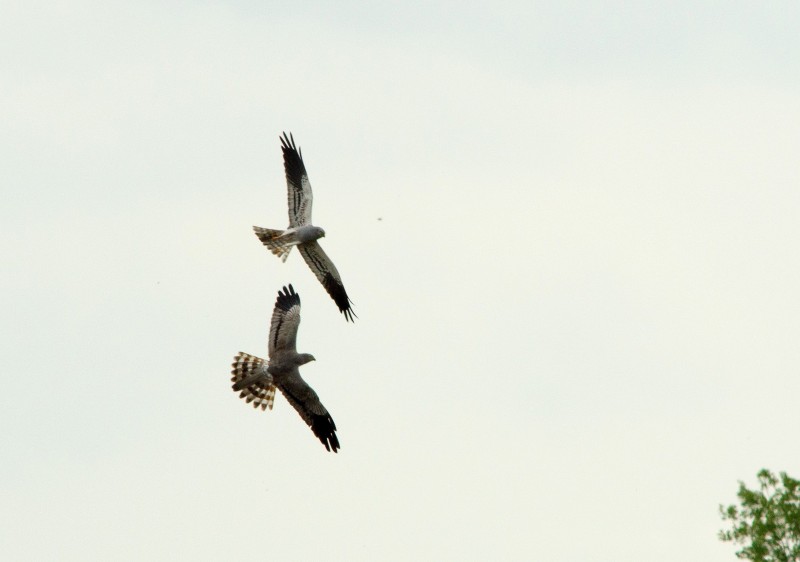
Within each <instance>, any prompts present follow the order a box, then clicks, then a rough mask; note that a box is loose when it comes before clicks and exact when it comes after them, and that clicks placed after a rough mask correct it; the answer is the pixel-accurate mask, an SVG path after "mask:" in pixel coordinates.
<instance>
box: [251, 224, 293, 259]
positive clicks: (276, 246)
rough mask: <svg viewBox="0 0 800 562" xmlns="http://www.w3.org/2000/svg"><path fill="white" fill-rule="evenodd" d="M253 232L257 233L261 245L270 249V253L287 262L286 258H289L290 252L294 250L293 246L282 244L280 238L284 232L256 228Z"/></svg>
mask: <svg viewBox="0 0 800 562" xmlns="http://www.w3.org/2000/svg"><path fill="white" fill-rule="evenodd" d="M253 231H255V233H256V236H258V239H259V240H261V243H262V244H264V245H265V246H266V247H267V248H269V251H270V252H272V253H273V254H275V255H276V256H278V257H279V258H281V261H286V258H288V257H289V252H290V251H291V250H292V246H291V244H288V245H287V244H283V243H281V241H280V237H281V236H282V235H283V230H273V229H271V228H261V227H260V226H254V227H253Z"/></svg>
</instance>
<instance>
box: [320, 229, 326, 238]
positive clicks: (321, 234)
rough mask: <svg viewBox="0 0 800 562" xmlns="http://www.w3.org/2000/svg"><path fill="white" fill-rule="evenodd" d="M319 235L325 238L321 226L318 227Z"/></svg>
mask: <svg viewBox="0 0 800 562" xmlns="http://www.w3.org/2000/svg"><path fill="white" fill-rule="evenodd" d="M319 237H320V238H325V230H324V229H322V228H320V229H319Z"/></svg>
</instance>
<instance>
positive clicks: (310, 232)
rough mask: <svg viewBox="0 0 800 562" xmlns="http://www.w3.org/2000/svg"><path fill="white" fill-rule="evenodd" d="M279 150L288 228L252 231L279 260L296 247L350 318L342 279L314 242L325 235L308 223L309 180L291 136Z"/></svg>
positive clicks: (287, 255) (283, 140) (348, 300)
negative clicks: (285, 188) (285, 194)
mask: <svg viewBox="0 0 800 562" xmlns="http://www.w3.org/2000/svg"><path fill="white" fill-rule="evenodd" d="M281 150H282V151H283V166H284V169H285V171H286V184H287V187H288V203H289V227H288V228H286V229H284V230H276V229H271V228H262V227H260V226H254V227H253V230H254V231H255V233H256V236H258V239H259V240H261V242H262V244H264V245H265V246H266V247H267V248H269V250H270V251H271V252H272V253H273V254H275V255H276V256H278V257H279V258H281V260H282V261H286V258H288V257H289V252H290V251H291V250H292V247H294V246H297V249H298V250H299V252H300V255H302V256H303V259H304V260H305V262H306V264H308V267H309V268H311V271H312V272H314V275H315V276H316V277H317V279H319V281H320V283H322V286H323V287H325V290H326V291H327V292H328V294H329V295H330V296H331V298H332V299H333V300H334V302H335V303H336V306H337V307H338V308H339V311H340V312H341V313H342V314H344V317H345V320H349V321H352V320H353V317H354V314H353V309H352V307H351V306H350V305H351V301H350V298H349V297H348V296H347V291H345V289H344V285H343V284H342V278H341V276H340V275H339V272H338V270H337V269H336V266H334V265H333V262H332V261H331V260H330V258H329V257H328V255H327V254H326V253H325V252H324V251H323V249H322V247H321V246H320V245H319V243H318V242H317V240H319V239H320V238H322V237H324V236H325V231H324V230H323V229H322V228H320V227H318V226H314V225H313V224H312V222H311V207H312V203H313V201H314V196H313V193H312V191H311V182H310V181H309V180H308V174H307V173H306V167H305V164H304V163H303V156H302V154H301V153H300V150H298V148H297V147H296V146H295V144H294V138H293V137H292V136H291V135H289V136H287V135H286V133H284V134H283V136H282V137H281Z"/></svg>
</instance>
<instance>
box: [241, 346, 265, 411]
mask: <svg viewBox="0 0 800 562" xmlns="http://www.w3.org/2000/svg"><path fill="white" fill-rule="evenodd" d="M231 367H232V369H231V382H232V383H233V390H234V391H237V392H238V391H240V390H241V392H240V393H239V398H244V399H245V401H246V402H247V403H248V404H250V403H251V402H252V403H253V407H254V408H258V407H259V406H260V407H261V409H262V410H266V409H267V408H269V409H270V410H271V409H272V405H273V404H274V403H275V385H274V384H272V375H270V374H269V372H268V371H267V362H266V361H264V360H263V359H261V358H260V357H256V356H255V355H249V354H247V353H242V352H241V351H240V352H239V353H238V354H237V355H236V357H234V358H233V365H231Z"/></svg>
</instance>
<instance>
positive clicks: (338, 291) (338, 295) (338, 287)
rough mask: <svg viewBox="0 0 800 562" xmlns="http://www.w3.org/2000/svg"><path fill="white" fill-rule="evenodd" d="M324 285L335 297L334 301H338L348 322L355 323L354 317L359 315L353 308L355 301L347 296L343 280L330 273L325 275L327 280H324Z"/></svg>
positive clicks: (338, 305)
mask: <svg viewBox="0 0 800 562" xmlns="http://www.w3.org/2000/svg"><path fill="white" fill-rule="evenodd" d="M322 285H323V287H325V290H326V291H327V292H328V294H329V295H330V296H331V298H332V299H333V302H335V303H336V306H337V307H338V308H339V312H341V313H342V314H344V319H345V320H346V321H348V322H354V323H355V320H354V318H358V316H356V313H355V312H353V308H352V307H351V305H352V304H353V301H351V300H350V297H348V296H347V291H345V290H344V285H342V283H341V281H339V280H337V279H336V278H335V277H334V276H333V275H331V274H330V273H328V274H326V275H325V280H324V281H323V282H322Z"/></svg>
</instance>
